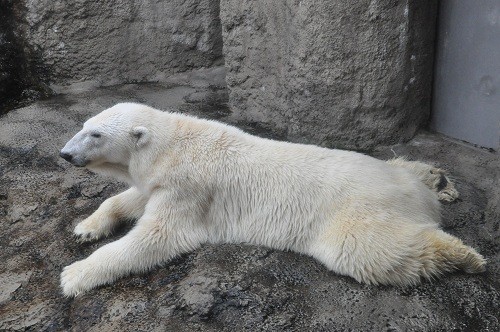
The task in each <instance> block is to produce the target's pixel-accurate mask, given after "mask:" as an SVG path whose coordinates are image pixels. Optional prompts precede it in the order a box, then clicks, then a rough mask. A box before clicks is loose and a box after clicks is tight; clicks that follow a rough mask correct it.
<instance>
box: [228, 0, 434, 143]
mask: <svg viewBox="0 0 500 332" xmlns="http://www.w3.org/2000/svg"><path fill="white" fill-rule="evenodd" d="M436 10H437V8H436V2H435V1H387V0H380V1H379V0H372V1H359V0H346V1H333V0H316V1H312V0H311V1H306V0H303V1H299V0H283V1H276V0H256V1H242V0H222V1H221V19H222V24H223V38H224V56H225V62H226V67H227V69H228V73H227V83H228V86H229V89H230V102H231V108H232V109H233V110H234V111H235V117H238V118H240V117H242V118H246V119H247V120H248V121H250V122H252V121H253V122H257V123H262V124H263V125H264V126H271V127H274V128H275V130H277V131H279V132H282V133H283V136H284V137H286V138H287V139H289V140H293V141H301V142H312V143H316V144H321V145H324V146H330V147H343V148H355V149H370V148H372V147H374V146H376V145H379V144H388V143H395V142H398V141H402V140H407V139H409V138H411V137H412V136H413V135H414V134H415V131H416V130H417V129H418V128H419V127H420V126H422V125H424V124H425V123H426V121H427V119H428V117H429V112H430V100H431V80H432V64H433V42H434V34H435V31H434V30H435V20H436Z"/></svg>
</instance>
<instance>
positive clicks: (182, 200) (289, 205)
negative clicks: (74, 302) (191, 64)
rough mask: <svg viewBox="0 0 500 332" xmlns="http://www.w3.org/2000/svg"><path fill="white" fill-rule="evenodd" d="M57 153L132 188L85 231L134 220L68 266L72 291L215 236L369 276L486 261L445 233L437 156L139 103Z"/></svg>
mask: <svg viewBox="0 0 500 332" xmlns="http://www.w3.org/2000/svg"><path fill="white" fill-rule="evenodd" d="M61 156H62V157H64V158H65V159H67V160H68V161H70V162H72V163H73V164H75V165H77V166H85V167H87V168H88V169H90V170H93V171H95V172H98V173H104V174H110V175H113V176H115V177H117V178H119V179H122V180H125V181H127V182H128V183H129V184H130V185H131V188H130V189H128V190H127V191H125V192H123V193H121V194H119V195H116V196H114V197H111V198H109V199H107V200H106V201H105V202H104V203H102V205H101V206H100V207H99V209H98V210H97V211H96V212H94V214H92V215H91V216H90V217H88V218H87V219H85V220H84V221H82V222H81V223H79V224H78V225H77V226H76V228H75V231H74V232H75V233H76V235H78V236H80V237H81V238H82V239H84V240H93V239H98V238H101V237H105V236H108V235H110V234H111V232H112V231H113V229H114V228H115V227H116V226H117V225H118V224H119V223H120V222H122V221H123V220H125V219H130V218H138V221H137V224H136V225H135V227H134V228H133V229H132V230H131V231H130V232H129V233H128V234H127V235H125V236H124V237H123V238H121V239H119V240H117V241H115V242H112V243H109V244H107V245H105V246H103V247H101V248H99V249H98V250H96V251H95V252H94V253H93V254H92V255H90V256H89V257H88V258H86V259H84V260H81V261H78V262H76V263H73V264H71V265H69V266H67V267H66V268H64V271H63V272H62V275H61V286H62V288H63V292H64V294H65V295H67V296H74V295H77V294H79V293H82V292H85V291H88V290H90V289H92V288H94V287H97V286H99V285H103V284H106V283H111V282H113V281H114V280H116V279H118V278H120V277H122V276H125V275H128V274H131V273H140V272H145V271H148V270H150V269H151V268H153V267H154V266H157V265H159V264H162V263H165V262H167V261H168V260H169V259H171V258H172V257H175V256H177V255H179V254H181V253H184V252H187V251H191V250H193V249H196V248H198V247H199V246H200V245H201V244H202V243H207V242H209V243H222V242H229V243H240V242H247V243H251V244H255V245H263V246H268V247H271V248H276V249H283V250H293V251H296V252H300V253H303V254H307V255H310V256H313V257H315V258H316V259H318V260H319V261H320V262H322V263H324V264H325V265H326V266H327V267H328V268H329V269H331V270H332V271H335V272H337V273H340V274H343V275H348V276H351V277H353V278H355V279H356V280H357V281H359V282H364V283H368V284H392V285H408V284H416V283H418V282H419V281H420V280H421V278H422V277H423V278H426V279H430V278H433V277H435V276H439V275H440V274H442V273H444V272H447V271H452V270H455V269H463V270H465V271H466V272H470V273H476V272H482V271H484V269H485V260H484V259H483V257H482V256H481V255H479V254H478V253H477V252H476V251H475V250H474V249H472V248H471V247H468V246H466V245H464V244H463V243H462V242H461V241H460V240H459V239H457V238H455V237H454V236H451V235H449V234H446V233H445V232H443V231H442V230H440V229H439V227H438V223H439V220H440V206H439V202H438V195H437V193H436V192H434V191H432V190H430V189H429V188H431V189H435V187H436V184H435V183H436V181H437V180H436V179H438V178H442V177H441V175H440V174H438V173H439V172H434V173H433V172H432V171H433V170H437V169H435V168H433V167H432V166H430V165H427V164H423V163H415V162H408V161H405V160H401V159H400V160H396V161H391V162H389V163H388V162H384V161H380V160H377V159H375V158H372V157H369V156H366V155H363V154H359V153H355V152H350V151H341V150H330V149H326V148H320V147H317V146H311V145H301V144H292V143H287V142H279V141H273V140H269V139H263V138H258V137H255V136H252V135H249V134H246V133H244V132H243V131H241V130H239V129H237V128H234V127H231V126H228V125H225V124H222V123H218V122H215V121H207V120H202V119H198V118H194V117H190V116H186V115H181V114H172V113H167V112H161V111H158V110H155V109H152V108H150V107H147V106H144V105H139V104H131V103H125V104H118V105H116V106H114V107H112V108H109V109H107V110H105V111H103V112H102V113H100V114H98V115H97V116H95V117H93V118H91V119H89V120H88V121H87V122H85V124H84V126H83V129H82V130H81V131H80V132H79V133H77V134H76V135H75V136H74V137H73V138H72V139H71V140H70V141H69V142H68V143H67V144H66V146H65V147H64V148H63V150H62V151H61ZM438 182H439V181H438ZM424 183H425V184H424ZM450 185H451V184H450ZM448 187H449V189H450V190H451V192H452V193H454V194H453V195H455V197H456V191H454V188H452V187H450V186H448Z"/></svg>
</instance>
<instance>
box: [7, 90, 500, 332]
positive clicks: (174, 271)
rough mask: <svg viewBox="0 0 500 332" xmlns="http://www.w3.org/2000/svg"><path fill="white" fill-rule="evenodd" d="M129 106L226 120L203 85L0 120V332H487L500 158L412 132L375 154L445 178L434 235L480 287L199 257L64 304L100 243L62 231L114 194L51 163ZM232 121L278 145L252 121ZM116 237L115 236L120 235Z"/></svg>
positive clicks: (239, 256)
mask: <svg viewBox="0 0 500 332" xmlns="http://www.w3.org/2000/svg"><path fill="white" fill-rule="evenodd" d="M122 101H137V102H142V103H147V104H149V105H151V106H153V107H157V108H161V109H164V110H165V109H169V108H171V109H179V110H180V111H181V112H186V113H190V114H194V115H198V116H201V117H209V118H215V119H219V120H221V121H226V120H227V119H229V118H231V117H230V110H229V108H228V107H227V105H226V102H227V91H226V90H225V89H223V88H222V87H220V86H217V85H211V84H198V85H191V86H188V85H169V86H165V85H157V84H146V85H142V84H141V85H137V84H131V85H124V86H119V87H113V88H103V89H98V90H94V91H92V92H86V93H77V94H72V95H65V96H56V97H54V98H52V99H49V100H46V101H40V102H37V103H35V104H33V105H31V106H29V107H25V108H21V109H17V110H15V111H13V112H10V113H9V114H7V115H5V116H3V117H1V118H0V219H1V223H0V247H1V251H0V262H2V263H1V264H0V330H2V331H3V330H7V331H10V330H12V331H19V330H33V331H64V330H73V331H101V332H104V331H116V330H122V331H165V330H167V331H196V330H199V331H244V330H246V331H261V330H262V331H266V330H267V331H280V330H286V331H339V330H356V331H358V330H363V331H377V330H378V331H380V330H387V331H405V330H418V331H422V330H428V331H453V330H454V331H487V330H489V331H498V330H500V323H499V319H500V318H499V308H500V291H499V290H500V288H499V280H500V279H499V277H500V253H499V243H500V237H499V235H500V231H499V224H500V204H499V201H500V182H499V181H500V179H499V173H500V165H499V161H498V154H494V153H492V152H488V151H485V150H481V149H477V148H474V147H471V146H469V145H466V144H461V143H459V142H453V141H450V140H448V139H445V138H443V137H441V136H439V135H434V134H429V133H422V134H420V135H418V136H417V137H416V138H415V139H413V140H412V141H411V142H409V143H408V144H401V145H395V146H390V147H383V148H380V149H378V150H376V151H374V152H373V153H372V154H373V155H374V156H376V157H378V158H383V159H387V158H391V157H393V156H400V155H404V156H408V157H409V158H410V159H414V160H423V161H426V162H431V163H435V164H437V165H439V166H440V167H443V168H446V169H448V170H450V171H451V173H452V174H453V176H454V177H455V180H456V185H457V188H458V190H459V191H460V193H461V196H460V199H459V200H458V201H457V202H455V203H453V204H449V205H445V206H444V208H443V228H444V229H446V231H447V232H449V233H451V234H453V235H456V236H458V237H460V238H461V239H463V240H464V242H465V243H467V244H469V245H472V246H474V247H476V248H477V249H478V250H479V251H480V252H481V253H482V254H483V255H485V256H486V257H487V258H488V260H489V264H488V270H487V272H486V273H484V274H482V275H465V274H461V273H460V274H453V275H447V276H446V277H444V278H442V279H440V280H436V281H434V282H432V283H430V282H427V283H424V284H422V285H419V286H416V287H408V288H404V289H401V288H392V287H375V286H366V285H361V284H358V283H357V282H356V281H354V280H353V279H351V278H348V277H342V276H338V275H336V274H334V273H332V272H330V271H328V270H327V269H326V268H325V267H324V266H323V265H321V264H320V263H318V262H316V261H314V260H313V259H311V258H309V257H306V256H301V255H298V254H295V253H291V252H281V251H275V250H271V249H267V248H262V247H254V246H249V245H244V244H241V245H205V246H203V247H202V248H201V249H199V250H196V251H195V252H193V253H190V254H187V255H184V256H181V257H178V258H177V259H175V260H174V261H172V262H170V263H169V264H167V265H166V266H164V267H163V268H158V269H156V270H154V271H153V272H151V273H148V274H146V275H142V276H131V277H128V278H125V279H122V280H120V281H118V282H116V283H115V284H113V285H111V286H105V287H101V288H98V289H96V290H93V291H91V292H89V293H87V294H85V295H82V296H79V297H77V298H76V299H66V298H64V297H63V296H62V295H61V291H60V289H59V274H60V272H61V270H62V268H63V267H64V266H66V265H68V264H70V263H72V262H74V261H76V260H79V259H82V258H84V257H86V256H88V255H89V254H90V253H92V252H93V251H94V250H95V249H97V248H99V247H100V246H102V245H103V243H106V242H109V241H111V240H112V239H108V240H105V241H100V242H98V243H93V244H86V245H81V244H78V243H76V242H75V241H74V239H73V238H72V235H71V232H72V229H73V228H74V226H75V225H76V224H77V222H79V221H81V220H82V219H83V218H85V217H86V216H88V215H89V214H90V213H92V212H93V211H94V210H95V209H96V208H97V207H98V206H99V204H100V203H101V202H102V201H103V200H104V199H106V198H107V197H109V196H111V195H113V194H115V193H117V192H119V191H120V190H123V189H124V186H123V185H122V184H119V183H116V182H113V181H110V180H109V179H103V178H101V177H98V176H96V175H93V174H91V173H90V172H88V171H85V170H82V169H77V168H74V167H71V166H70V165H69V164H68V163H65V162H64V161H63V160H60V158H58V151H59V149H60V148H61V147H62V146H63V145H64V143H65V142H66V141H67V140H68V139H69V138H70V137H71V136H72V135H73V134H74V133H75V132H77V131H78V130H79V128H80V126H81V124H82V123H83V122H84V120H85V119H87V118H88V117H89V116H91V115H93V114H96V113H98V112H100V111H101V110H103V109H105V108H107V107H109V106H112V105H113V104H115V103H117V102H122ZM232 121H233V123H235V124H236V125H238V126H240V127H241V128H243V129H244V130H247V131H250V132H252V133H255V134H257V135H261V136H265V137H271V138H278V139H279V138H280V137H281V135H280V134H279V133H273V132H272V131H270V130H268V129H267V128H266V126H265V125H263V124H259V123H238V121H234V119H232ZM126 231H127V229H124V230H122V231H121V232H120V233H119V234H117V235H116V236H115V237H119V236H121V235H123V234H124V233H125V232H126Z"/></svg>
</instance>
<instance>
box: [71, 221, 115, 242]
mask: <svg viewBox="0 0 500 332" xmlns="http://www.w3.org/2000/svg"><path fill="white" fill-rule="evenodd" d="M73 233H74V234H75V236H76V237H77V239H78V240H79V241H80V242H89V241H96V240H98V239H100V238H102V237H105V236H108V235H109V231H108V229H107V228H105V227H102V225H100V224H99V223H97V222H95V221H93V220H92V219H90V218H87V219H85V220H84V221H82V222H80V223H79V224H78V225H76V227H75V230H74V231H73Z"/></svg>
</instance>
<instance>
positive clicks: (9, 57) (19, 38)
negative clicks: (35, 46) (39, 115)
mask: <svg viewBox="0 0 500 332" xmlns="http://www.w3.org/2000/svg"><path fill="white" fill-rule="evenodd" d="M23 8H24V7H23V3H22V2H21V1H17V0H0V115H1V114H3V113H5V112H7V110H9V109H12V108H14V107H15V106H19V105H22V104H23V102H24V104H27V103H29V102H30V101H32V100H35V99H38V98H40V97H43V96H46V95H48V94H49V89H48V87H47V86H46V85H44V84H43V82H42V81H43V78H44V77H45V72H44V71H43V70H42V69H40V68H38V64H39V63H38V60H39V59H38V57H37V56H36V54H33V53H32V52H31V50H30V49H29V48H28V47H26V45H25V42H24V35H23V31H22V27H21V24H20V22H22V20H23V12H24V10H23Z"/></svg>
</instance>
